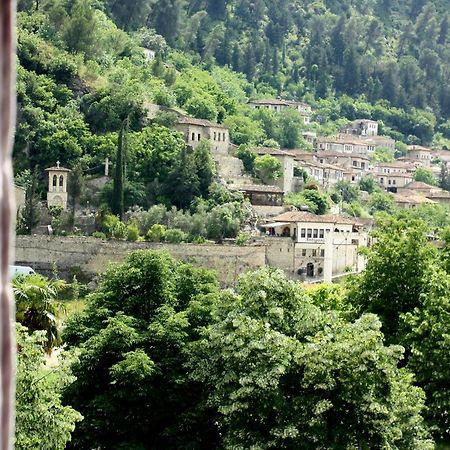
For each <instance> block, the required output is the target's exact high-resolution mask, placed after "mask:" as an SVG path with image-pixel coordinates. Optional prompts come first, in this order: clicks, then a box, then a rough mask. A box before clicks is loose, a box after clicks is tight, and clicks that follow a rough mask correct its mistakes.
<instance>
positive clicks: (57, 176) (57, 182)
mask: <svg viewBox="0 0 450 450" xmlns="http://www.w3.org/2000/svg"><path fill="white" fill-rule="evenodd" d="M45 171H46V172H48V192H47V206H48V207H49V208H50V207H51V206H59V207H61V208H62V209H67V178H68V176H69V172H70V169H66V168H64V167H60V163H59V161H57V162H56V166H55V167H49V168H48V169H45Z"/></svg>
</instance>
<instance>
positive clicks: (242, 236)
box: [236, 232, 250, 245]
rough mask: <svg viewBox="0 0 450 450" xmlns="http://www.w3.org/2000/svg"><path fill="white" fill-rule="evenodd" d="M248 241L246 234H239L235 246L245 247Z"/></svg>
mask: <svg viewBox="0 0 450 450" xmlns="http://www.w3.org/2000/svg"><path fill="white" fill-rule="evenodd" d="M249 239H250V235H249V234H248V233H242V232H241V233H239V234H238V235H237V238H236V244H237V245H245V244H246V243H247V242H248V241H249Z"/></svg>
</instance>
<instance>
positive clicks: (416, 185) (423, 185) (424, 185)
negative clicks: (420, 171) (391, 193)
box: [405, 181, 436, 191]
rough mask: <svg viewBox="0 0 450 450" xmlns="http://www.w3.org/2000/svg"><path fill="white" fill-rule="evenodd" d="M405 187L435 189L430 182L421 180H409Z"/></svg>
mask: <svg viewBox="0 0 450 450" xmlns="http://www.w3.org/2000/svg"><path fill="white" fill-rule="evenodd" d="M405 189H410V190H412V191H413V190H415V189H429V190H431V189H436V188H435V186H432V185H431V184H427V183H424V182H423V181H411V183H408V184H407V185H405Z"/></svg>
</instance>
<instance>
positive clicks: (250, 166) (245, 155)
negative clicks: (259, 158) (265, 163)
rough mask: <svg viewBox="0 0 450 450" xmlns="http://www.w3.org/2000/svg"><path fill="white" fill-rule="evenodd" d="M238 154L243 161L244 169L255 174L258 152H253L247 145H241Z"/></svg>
mask: <svg viewBox="0 0 450 450" xmlns="http://www.w3.org/2000/svg"><path fill="white" fill-rule="evenodd" d="M236 156H237V157H238V158H239V159H240V160H241V161H242V164H243V165H244V170H245V171H246V172H247V173H250V174H253V171H254V168H255V159H256V153H254V152H252V151H251V150H250V148H249V147H248V146H247V145H240V146H239V148H238V149H237V151H236Z"/></svg>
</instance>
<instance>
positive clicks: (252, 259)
mask: <svg viewBox="0 0 450 450" xmlns="http://www.w3.org/2000/svg"><path fill="white" fill-rule="evenodd" d="M139 249H152V250H162V249H165V250H167V251H168V252H169V253H170V254H171V255H172V256H173V257H175V258H177V259H180V260H183V261H189V262H192V263H193V264H194V265H197V266H202V267H206V268H208V269H213V270H215V271H216V272H217V274H218V277H219V280H220V282H221V283H222V285H223V286H233V285H234V284H235V282H236V280H237V277H238V276H239V275H240V274H241V273H244V272H246V271H247V270H252V269H257V268H260V267H263V266H265V265H266V252H265V246H263V245H252V246H245V247H241V246H236V245H195V244H156V243H149V242H124V241H104V240H102V239H96V238H92V237H60V236H17V239H16V255H15V260H16V264H18V265H26V266H31V267H33V268H34V269H35V270H36V271H37V272H39V273H42V274H45V275H50V274H51V272H52V268H53V267H54V266H55V265H56V267H57V269H58V272H59V274H60V276H61V277H63V278H66V279H70V278H71V277H72V276H73V275H74V274H76V275H77V276H79V277H82V278H84V279H85V280H86V281H87V280H89V279H92V278H94V277H95V276H96V275H97V274H98V273H101V272H103V271H104V270H105V269H106V267H107V266H108V264H109V263H110V262H121V261H123V260H124V259H125V257H126V256H127V255H128V254H129V253H130V252H132V251H134V250H139Z"/></svg>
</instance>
